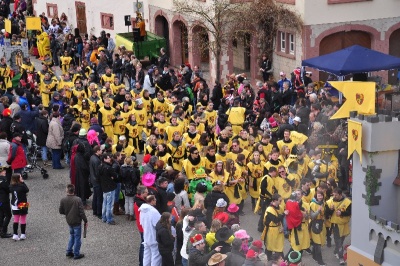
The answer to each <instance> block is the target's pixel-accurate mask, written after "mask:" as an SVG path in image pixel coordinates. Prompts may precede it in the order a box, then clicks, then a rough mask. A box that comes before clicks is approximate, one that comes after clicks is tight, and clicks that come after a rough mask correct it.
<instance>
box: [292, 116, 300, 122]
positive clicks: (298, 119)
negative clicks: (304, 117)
mask: <svg viewBox="0 0 400 266" xmlns="http://www.w3.org/2000/svg"><path fill="white" fill-rule="evenodd" d="M293 121H296V122H299V123H301V118H300V117H298V116H296V117H295V118H294V119H293Z"/></svg>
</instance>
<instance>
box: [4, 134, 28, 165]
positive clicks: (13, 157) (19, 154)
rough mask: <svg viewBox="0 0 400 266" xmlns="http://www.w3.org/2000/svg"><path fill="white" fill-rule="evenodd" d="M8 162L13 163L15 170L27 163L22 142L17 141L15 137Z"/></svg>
mask: <svg viewBox="0 0 400 266" xmlns="http://www.w3.org/2000/svg"><path fill="white" fill-rule="evenodd" d="M7 163H8V164H9V165H11V169H13V170H15V169H20V168H24V167H25V166H26V165H27V162H26V156H25V152H24V148H23V147H22V143H21V142H19V141H16V140H15V139H13V140H12V142H11V145H10V153H9V154H8V159H7Z"/></svg>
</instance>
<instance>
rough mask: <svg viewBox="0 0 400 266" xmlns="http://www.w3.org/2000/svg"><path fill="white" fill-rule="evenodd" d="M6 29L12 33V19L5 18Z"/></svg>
mask: <svg viewBox="0 0 400 266" xmlns="http://www.w3.org/2000/svg"><path fill="white" fill-rule="evenodd" d="M4 29H5V30H6V32H8V33H11V20H9V19H4Z"/></svg>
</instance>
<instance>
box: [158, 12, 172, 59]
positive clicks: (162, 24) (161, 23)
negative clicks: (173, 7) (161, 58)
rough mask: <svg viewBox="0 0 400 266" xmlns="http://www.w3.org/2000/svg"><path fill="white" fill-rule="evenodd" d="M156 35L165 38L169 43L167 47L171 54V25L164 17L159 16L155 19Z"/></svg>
mask: <svg viewBox="0 0 400 266" xmlns="http://www.w3.org/2000/svg"><path fill="white" fill-rule="evenodd" d="M154 30H155V33H156V34H157V35H158V36H162V37H164V38H165V40H166V42H167V47H165V48H166V49H167V51H168V53H169V24H168V21H167V19H166V18H165V17H164V16H157V17H156V19H155V28H154Z"/></svg>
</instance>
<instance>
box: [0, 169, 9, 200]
mask: <svg viewBox="0 0 400 266" xmlns="http://www.w3.org/2000/svg"><path fill="white" fill-rule="evenodd" d="M9 186H10V181H9V180H7V177H5V176H0V202H1V203H5V204H7V205H9V204H10V188H9Z"/></svg>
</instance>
